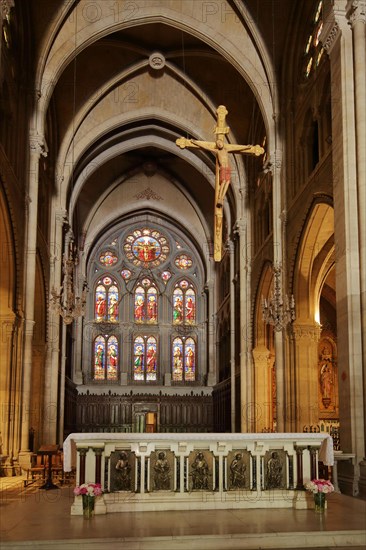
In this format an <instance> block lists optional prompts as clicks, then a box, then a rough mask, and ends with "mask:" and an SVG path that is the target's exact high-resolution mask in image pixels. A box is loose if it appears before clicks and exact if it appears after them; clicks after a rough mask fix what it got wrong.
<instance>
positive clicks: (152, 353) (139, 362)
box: [133, 336, 158, 381]
mask: <svg viewBox="0 0 366 550" xmlns="http://www.w3.org/2000/svg"><path fill="white" fill-rule="evenodd" d="M133 357H134V359H133V379H134V380H135V381H145V380H146V381H154V380H156V376H157V374H156V373H157V366H158V361H157V342H156V338H155V337H154V336H149V337H148V336H137V337H136V338H135V341H134V344H133Z"/></svg>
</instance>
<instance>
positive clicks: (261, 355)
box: [253, 263, 276, 432]
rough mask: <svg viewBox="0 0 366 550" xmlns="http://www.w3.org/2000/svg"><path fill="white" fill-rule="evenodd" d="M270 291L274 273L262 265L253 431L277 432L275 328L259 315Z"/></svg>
mask: <svg viewBox="0 0 366 550" xmlns="http://www.w3.org/2000/svg"><path fill="white" fill-rule="evenodd" d="M272 290H273V271H272V268H271V266H270V264H269V263H266V264H265V265H264V266H263V270H262V276H261V280H260V283H259V287H258V292H257V297H256V303H255V313H254V348H253V361H254V388H255V431H256V432H272V431H275V429H276V380H275V351H274V329H273V326H272V325H269V324H266V323H265V321H264V320H263V315H262V300H267V302H268V301H269V299H270V297H271V293H272Z"/></svg>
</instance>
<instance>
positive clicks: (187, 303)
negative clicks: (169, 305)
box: [173, 279, 196, 325]
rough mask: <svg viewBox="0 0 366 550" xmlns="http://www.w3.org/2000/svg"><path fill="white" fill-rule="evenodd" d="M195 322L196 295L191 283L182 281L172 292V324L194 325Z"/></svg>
mask: <svg viewBox="0 0 366 550" xmlns="http://www.w3.org/2000/svg"><path fill="white" fill-rule="evenodd" d="M195 322H196V293H195V291H194V288H193V285H192V283H190V282H189V281H188V280H186V279H183V280H182V281H180V282H179V283H177V284H176V285H175V289H174V292H173V324H174V325H182V324H188V325H194V324H195Z"/></svg>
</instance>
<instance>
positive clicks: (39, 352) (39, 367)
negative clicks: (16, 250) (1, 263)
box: [29, 253, 52, 450]
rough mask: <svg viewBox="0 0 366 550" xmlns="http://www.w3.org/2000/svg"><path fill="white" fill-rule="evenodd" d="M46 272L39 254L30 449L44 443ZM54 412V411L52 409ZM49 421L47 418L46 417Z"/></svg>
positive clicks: (33, 349) (37, 260)
mask: <svg viewBox="0 0 366 550" xmlns="http://www.w3.org/2000/svg"><path fill="white" fill-rule="evenodd" d="M44 280H45V279H44V274H43V269H42V263H41V259H40V256H39V254H38V253H37V259H36V280H35V293H36V296H37V300H35V302H34V322H35V324H34V333H33V346H32V353H33V357H32V389H31V410H30V423H29V426H30V433H29V443H30V450H37V449H38V448H39V446H40V444H41V443H42V426H43V418H42V411H43V398H44V390H45V378H44V367H45V361H46V312H47V305H46V290H45V283H44ZM50 414H52V411H50ZM44 420H45V421H47V419H44Z"/></svg>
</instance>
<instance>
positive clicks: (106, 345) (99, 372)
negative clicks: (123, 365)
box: [94, 334, 119, 381]
mask: <svg viewBox="0 0 366 550" xmlns="http://www.w3.org/2000/svg"><path fill="white" fill-rule="evenodd" d="M118 363H119V349H118V341H117V338H116V337H115V336H110V337H109V338H108V335H105V336H103V335H101V334H100V335H99V336H97V337H96V338H95V340H94V380H112V381H113V380H118Z"/></svg>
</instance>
